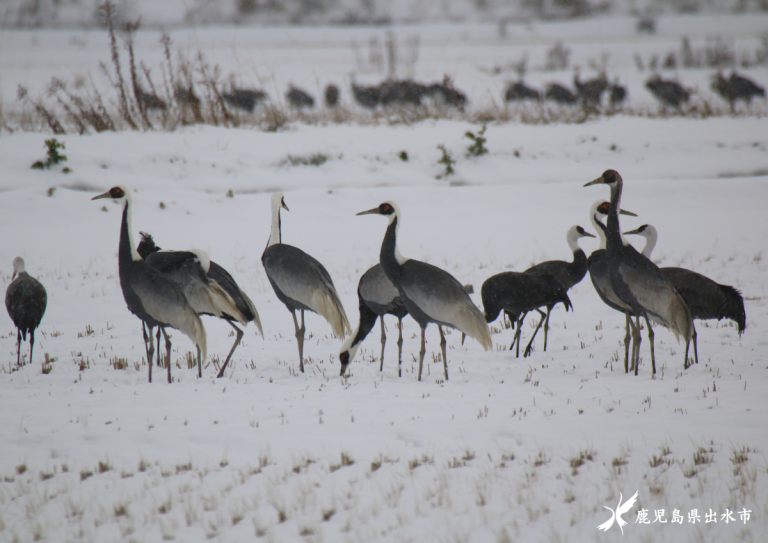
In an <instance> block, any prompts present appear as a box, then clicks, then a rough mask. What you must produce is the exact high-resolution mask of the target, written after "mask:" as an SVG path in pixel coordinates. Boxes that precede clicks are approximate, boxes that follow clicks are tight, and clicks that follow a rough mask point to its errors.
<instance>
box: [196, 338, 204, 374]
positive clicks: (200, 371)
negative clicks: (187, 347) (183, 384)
mask: <svg viewBox="0 0 768 543" xmlns="http://www.w3.org/2000/svg"><path fill="white" fill-rule="evenodd" d="M195 347H197V378H198V379H202V378H203V354H202V353H201V352H200V345H195Z"/></svg>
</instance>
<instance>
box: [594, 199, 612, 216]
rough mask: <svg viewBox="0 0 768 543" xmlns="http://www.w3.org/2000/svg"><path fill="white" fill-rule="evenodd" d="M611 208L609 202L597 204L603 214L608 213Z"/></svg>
mask: <svg viewBox="0 0 768 543" xmlns="http://www.w3.org/2000/svg"><path fill="white" fill-rule="evenodd" d="M609 209H611V204H609V203H608V202H603V203H602V204H600V205H599V206H597V210H598V211H599V212H600V213H602V214H603V215H607V214H608V210H609Z"/></svg>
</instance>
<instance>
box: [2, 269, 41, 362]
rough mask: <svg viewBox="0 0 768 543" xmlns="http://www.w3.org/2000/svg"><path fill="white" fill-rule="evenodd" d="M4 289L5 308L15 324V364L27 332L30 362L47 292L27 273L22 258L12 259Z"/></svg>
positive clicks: (19, 358) (19, 360) (18, 358)
mask: <svg viewBox="0 0 768 543" xmlns="http://www.w3.org/2000/svg"><path fill="white" fill-rule="evenodd" d="M11 279H12V280H11V284H10V285H8V288H7V289H6V291H5V308H6V309H7V310H8V315H10V317H11V320H12V321H13V324H14V325H15V326H16V365H17V366H18V365H20V364H21V341H22V339H23V340H24V341H27V334H29V361H30V363H31V362H32V349H33V348H34V347H35V329H36V328H37V327H38V326H40V321H41V320H42V319H43V315H44V314H45V308H46V306H47V305H48V293H47V292H46V291H45V287H44V286H43V284H42V283H41V282H40V281H38V280H37V279H35V278H34V277H32V276H31V275H29V274H28V273H27V270H26V268H25V266H24V259H23V258H21V257H20V256H17V257H16V258H14V259H13V277H12V278H11Z"/></svg>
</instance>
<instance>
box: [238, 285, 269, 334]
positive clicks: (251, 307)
mask: <svg viewBox="0 0 768 543" xmlns="http://www.w3.org/2000/svg"><path fill="white" fill-rule="evenodd" d="M240 295H241V296H242V297H243V300H244V301H245V305H247V306H248V310H249V311H250V312H251V315H253V324H255V325H256V328H258V329H259V333H260V334H261V337H264V330H263V329H262V328H261V319H260V318H259V312H258V311H256V306H255V305H254V303H253V302H252V301H251V299H250V298H249V297H248V295H247V294H246V293H245V292H242V291H241V292H240Z"/></svg>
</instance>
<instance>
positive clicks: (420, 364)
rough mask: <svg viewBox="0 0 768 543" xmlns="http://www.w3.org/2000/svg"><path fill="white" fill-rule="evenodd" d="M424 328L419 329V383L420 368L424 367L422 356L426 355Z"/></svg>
mask: <svg viewBox="0 0 768 543" xmlns="http://www.w3.org/2000/svg"><path fill="white" fill-rule="evenodd" d="M426 333H427V329H426V328H422V329H421V350H420V351H419V381H421V368H422V366H424V355H425V354H426V353H427V338H426V337H425V334H426Z"/></svg>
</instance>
